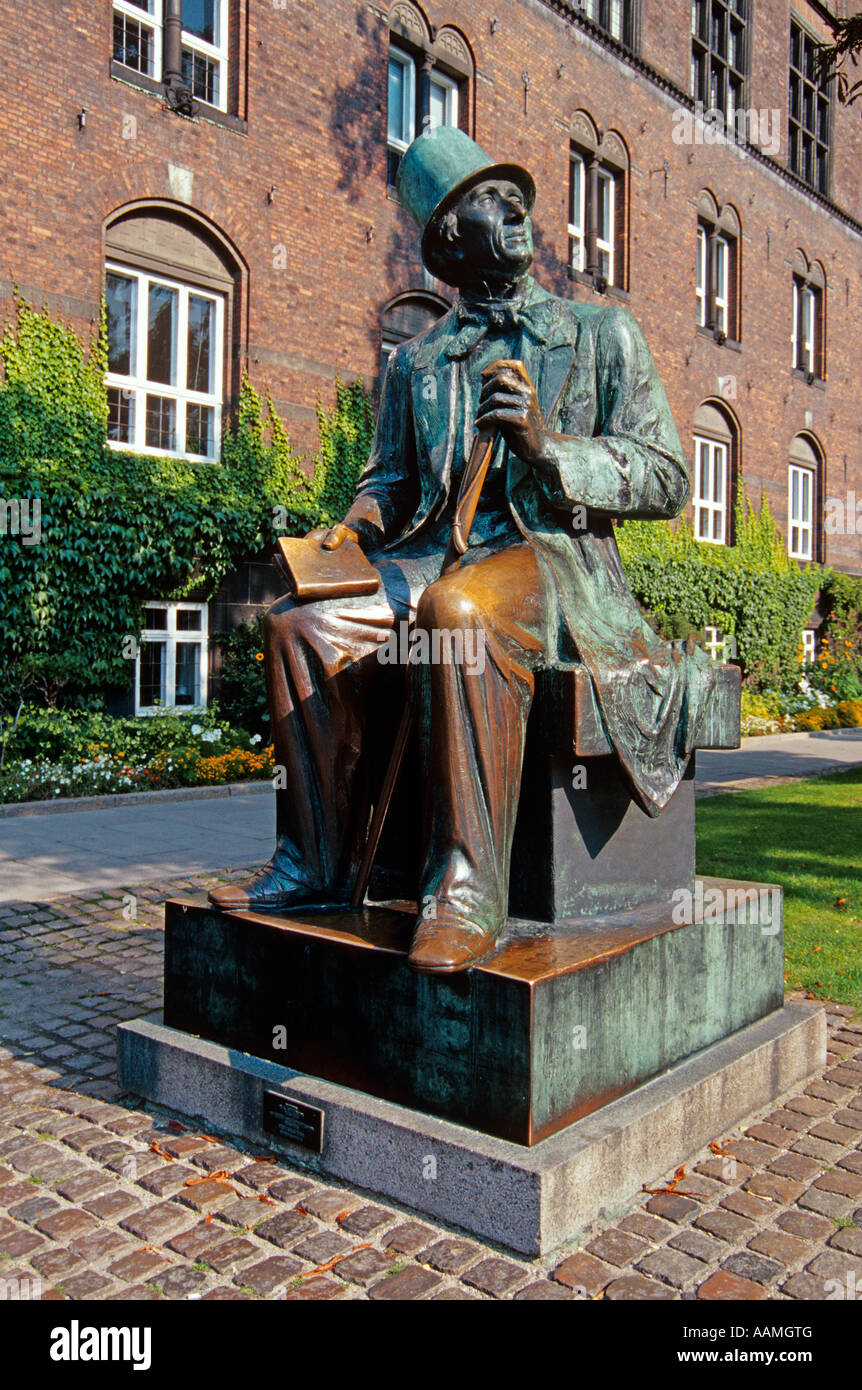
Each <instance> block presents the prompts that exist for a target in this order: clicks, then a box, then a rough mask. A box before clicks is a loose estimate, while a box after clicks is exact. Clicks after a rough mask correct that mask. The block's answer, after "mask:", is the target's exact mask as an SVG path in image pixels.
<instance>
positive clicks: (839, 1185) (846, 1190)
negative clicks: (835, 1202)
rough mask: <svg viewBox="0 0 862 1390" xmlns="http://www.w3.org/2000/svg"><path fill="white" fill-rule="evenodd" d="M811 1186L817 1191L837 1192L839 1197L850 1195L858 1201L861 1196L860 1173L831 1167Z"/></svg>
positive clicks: (861, 1178)
mask: <svg viewBox="0 0 862 1390" xmlns="http://www.w3.org/2000/svg"><path fill="white" fill-rule="evenodd" d="M813 1186H814V1187H816V1188H817V1190H818V1191H819V1192H837V1194H838V1196H839V1197H852V1198H854V1199H855V1200H856V1201H858V1200H859V1198H860V1197H862V1174H860V1173H850V1172H848V1171H847V1170H846V1169H841V1168H833V1169H832V1170H831V1171H830V1172H828V1173H824V1174H823V1176H822V1177H819V1178H818V1179H817V1180H816V1182H815V1183H814V1184H813Z"/></svg>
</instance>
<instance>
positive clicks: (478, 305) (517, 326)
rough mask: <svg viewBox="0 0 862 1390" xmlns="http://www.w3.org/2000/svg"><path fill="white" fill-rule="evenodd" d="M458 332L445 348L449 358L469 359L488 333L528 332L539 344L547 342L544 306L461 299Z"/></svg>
mask: <svg viewBox="0 0 862 1390" xmlns="http://www.w3.org/2000/svg"><path fill="white" fill-rule="evenodd" d="M455 316H456V318H457V321H458V325H459V331H458V332H457V333H456V334H455V337H454V338H453V339H452V341H451V342H450V343H449V344H448V346H447V347H446V349H445V351H446V356H447V357H466V356H467V354H468V353H469V352H472V351H473V348H474V347H475V346H476V344H477V343H479V342H480V341H481V340H482V338H484V337H485V335H486V334H487V333H489V332H496V333H501V332H502V333H513V332H516V331H517V332H521V331H524V332H527V333H529V334H530V336H531V337H532V338H535V339H536V341H537V342H539V343H544V342H546V341H547V336H548V334H547V329H546V327H545V324H544V323H543V322H542V319H543V317H544V315H543V314H542V312H541V305H530V304H526V303H525V302H524V300H523V299H459V300H458V303H457V305H456V307H455Z"/></svg>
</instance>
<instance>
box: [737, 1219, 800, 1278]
mask: <svg viewBox="0 0 862 1390" xmlns="http://www.w3.org/2000/svg"><path fill="white" fill-rule="evenodd" d="M748 1248H749V1250H754V1251H755V1252H756V1253H757V1254H758V1255H765V1256H766V1257H767V1259H770V1260H778V1261H779V1262H780V1263H781V1264H783V1265H784V1266H785V1268H790V1267H791V1266H792V1265H795V1264H800V1263H801V1262H802V1260H805V1259H808V1257H809V1256H810V1254H811V1244H810V1242H809V1241H807V1240H802V1239H800V1237H799V1236H794V1235H791V1234H790V1233H789V1232H788V1231H780V1230H776V1229H775V1228H771V1229H769V1230H766V1231H758V1233H757V1235H756V1236H752V1238H751V1240H750V1241H749V1242H748ZM737 1272H738V1271H737ZM752 1277H753V1276H752Z"/></svg>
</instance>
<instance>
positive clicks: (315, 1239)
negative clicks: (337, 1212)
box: [258, 1231, 353, 1265]
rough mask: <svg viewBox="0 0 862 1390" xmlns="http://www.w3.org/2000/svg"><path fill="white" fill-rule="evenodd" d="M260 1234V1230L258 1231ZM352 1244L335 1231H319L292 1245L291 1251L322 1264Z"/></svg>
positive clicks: (304, 1258) (349, 1248)
mask: <svg viewBox="0 0 862 1390" xmlns="http://www.w3.org/2000/svg"><path fill="white" fill-rule="evenodd" d="M258 1234H260V1232H258ZM352 1249H353V1244H352V1242H351V1241H349V1240H345V1238H344V1236H340V1235H336V1233H335V1231H320V1232H319V1233H318V1234H317V1235H316V1236H308V1237H307V1238H306V1239H305V1240H301V1241H300V1242H299V1244H298V1245H294V1246H293V1253H294V1254H295V1255H299V1257H300V1259H303V1260H310V1262H311V1263H312V1264H313V1265H323V1264H326V1263H327V1262H328V1261H329V1260H334V1259H335V1258H336V1256H338V1255H346V1254H348V1252H349V1251H350V1250H352Z"/></svg>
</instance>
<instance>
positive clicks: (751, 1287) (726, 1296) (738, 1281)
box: [697, 1269, 770, 1302]
mask: <svg viewBox="0 0 862 1390" xmlns="http://www.w3.org/2000/svg"><path fill="white" fill-rule="evenodd" d="M697 1296H698V1298H703V1299H712V1300H715V1301H733V1302H736V1301H737V1300H739V1299H746V1300H752V1299H761V1298H769V1296H770V1295H769V1292H768V1290H767V1289H765V1288H764V1287H763V1285H762V1284H756V1283H755V1282H754V1280H753V1279H746V1278H744V1277H743V1276H742V1275H740V1274H734V1273H733V1272H732V1271H731V1270H729V1269H717V1270H716V1272H715V1274H711V1275H710V1276H709V1278H708V1279H707V1280H706V1281H705V1282H704V1283H703V1284H701V1286H700V1288H699V1289H698V1291H697Z"/></svg>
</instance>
